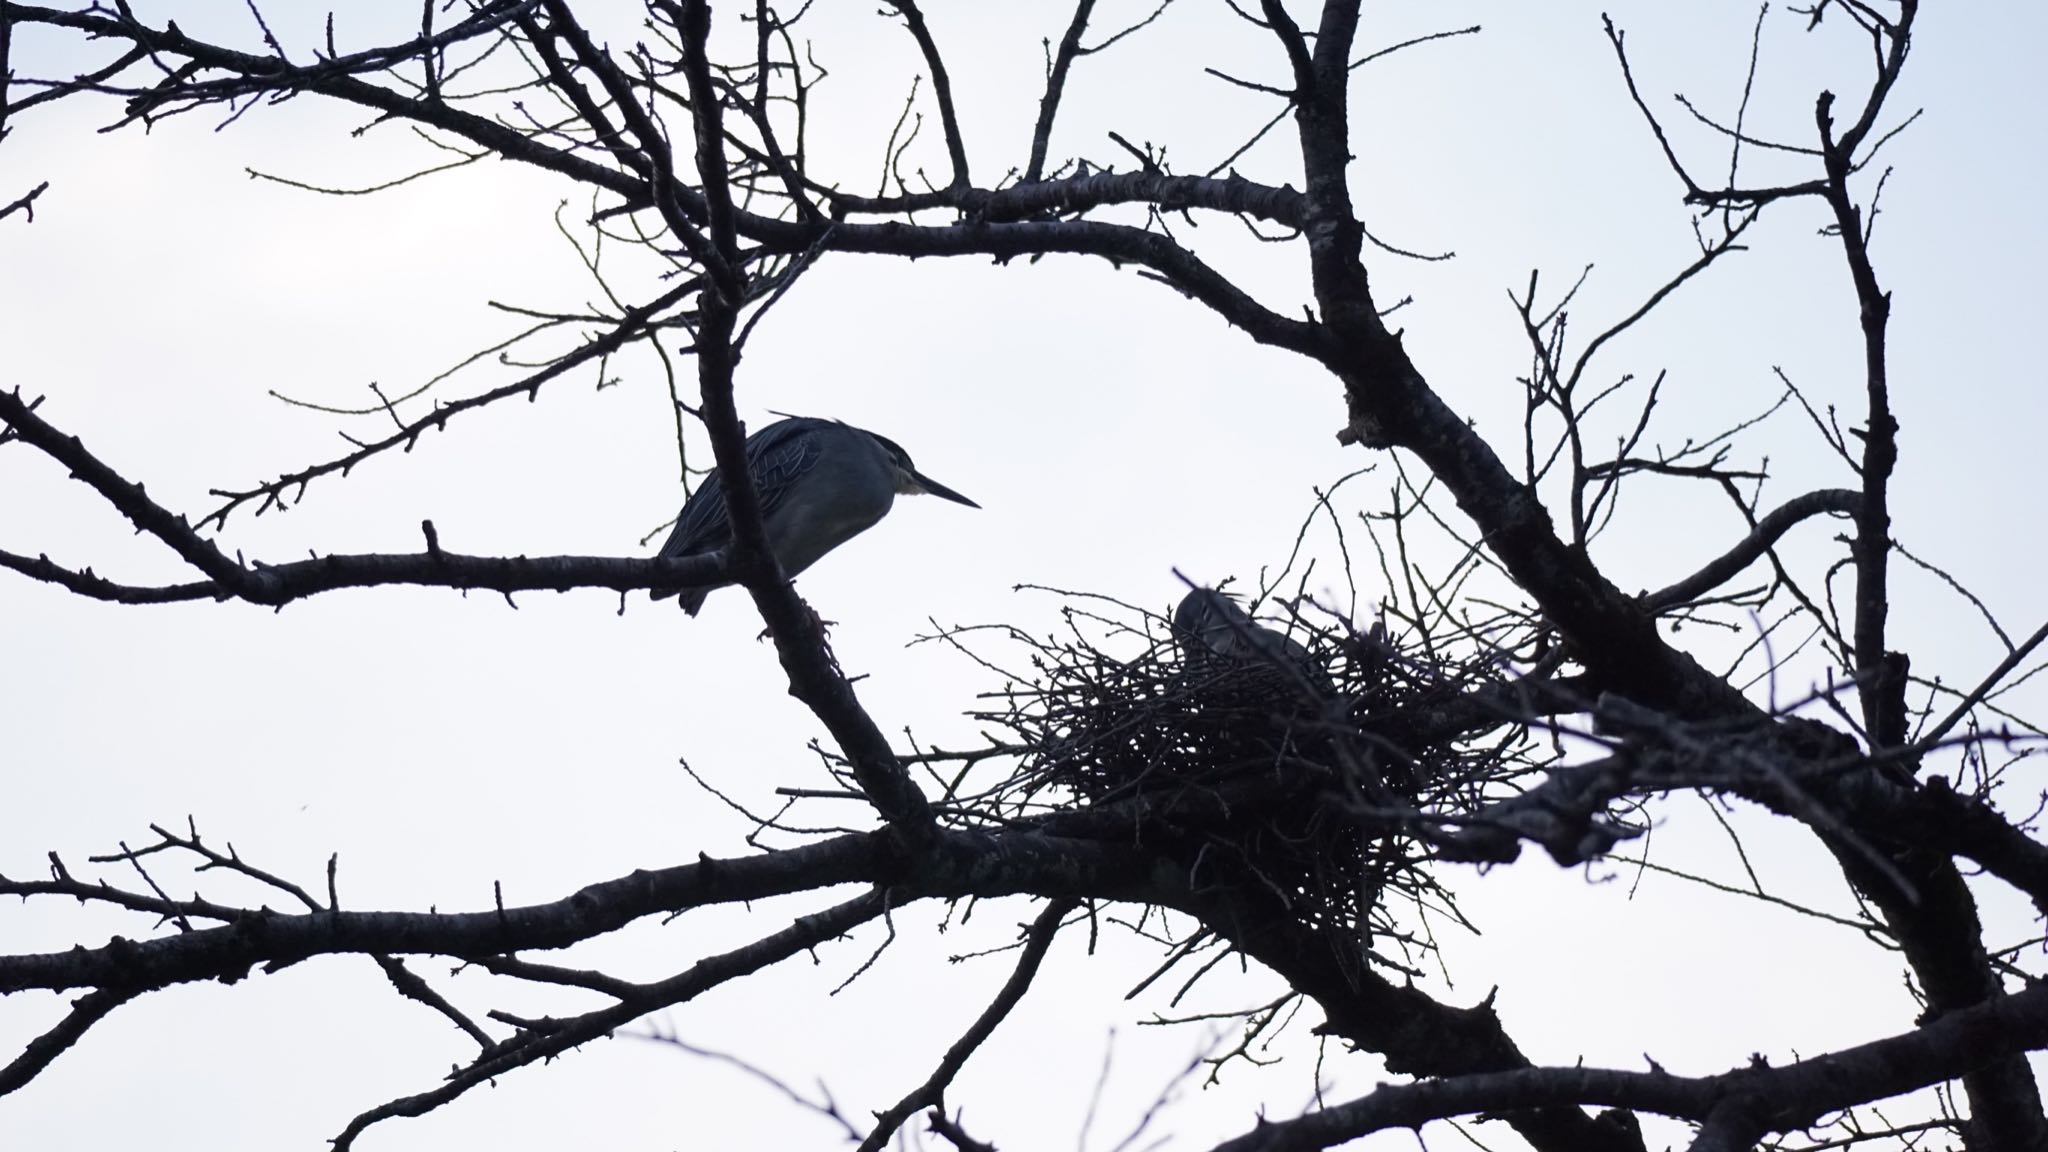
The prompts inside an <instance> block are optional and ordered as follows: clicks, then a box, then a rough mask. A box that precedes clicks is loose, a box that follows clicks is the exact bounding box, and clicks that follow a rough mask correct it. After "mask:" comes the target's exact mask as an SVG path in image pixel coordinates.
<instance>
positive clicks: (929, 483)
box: [910, 469, 981, 508]
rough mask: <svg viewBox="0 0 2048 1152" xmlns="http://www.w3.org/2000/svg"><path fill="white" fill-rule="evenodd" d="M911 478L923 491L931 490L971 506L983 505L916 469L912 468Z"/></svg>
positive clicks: (937, 494) (932, 492)
mask: <svg viewBox="0 0 2048 1152" xmlns="http://www.w3.org/2000/svg"><path fill="white" fill-rule="evenodd" d="M910 479H911V480H912V481H914V482H915V483H916V484H917V487H918V490H919V491H921V492H929V493H931V494H932V495H934V496H939V497H943V498H945V499H947V500H951V501H952V502H953V503H955V504H965V505H967V506H968V507H969V508H979V507H981V505H979V504H976V503H975V502H974V501H972V500H969V499H968V498H967V497H965V496H962V495H961V494H959V493H958V492H955V491H953V490H952V489H951V488H948V487H946V486H945V485H944V484H941V483H939V482H938V481H937V480H934V479H932V478H931V477H929V476H927V475H925V474H924V473H922V472H919V471H917V470H915V469H912V470H911V473H910Z"/></svg>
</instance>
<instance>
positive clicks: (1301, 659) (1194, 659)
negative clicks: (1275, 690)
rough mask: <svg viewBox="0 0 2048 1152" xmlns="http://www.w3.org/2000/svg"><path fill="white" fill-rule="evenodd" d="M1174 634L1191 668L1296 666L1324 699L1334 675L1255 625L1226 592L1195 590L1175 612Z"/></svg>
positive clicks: (1292, 643) (1296, 645)
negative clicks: (1210, 665)
mask: <svg viewBox="0 0 2048 1152" xmlns="http://www.w3.org/2000/svg"><path fill="white" fill-rule="evenodd" d="M1173 635H1174V639H1175V640H1176V641H1177V642H1178V643H1179V645H1180V651H1181V659H1182V661H1183V662H1185V663H1187V664H1189V665H1199V664H1205V663H1210V662H1212V661H1221V662H1222V663H1223V664H1224V665H1226V666H1230V667H1243V666H1248V665H1258V664H1263V665H1266V666H1267V667H1270V668H1274V669H1284V668H1292V669H1294V670H1296V671H1298V672H1299V673H1300V674H1301V675H1302V676H1303V677H1305V678H1306V680H1307V682H1308V683H1309V684H1311V685H1312V686H1314V687H1315V688H1316V689H1317V690H1318V691H1319V692H1321V693H1322V694H1324V695H1327V694H1329V692H1330V691H1331V684H1330V673H1329V671H1328V670H1327V669H1325V668H1324V667H1323V665H1322V662H1321V661H1319V660H1317V659H1316V658H1315V656H1314V654H1312V653H1311V652H1309V650H1308V649H1307V648H1306V647H1304V646H1303V645H1302V643H1301V642H1300V641H1298V640H1296V639H1294V638H1293V637H1291V636H1288V635H1285V634H1283V633H1281V632H1277V631H1275V630H1274V629H1271V628H1268V627H1266V626H1265V625H1263V624H1259V623H1257V622H1255V621H1254V620H1253V619H1252V618H1251V617H1250V616H1249V615H1247V614H1246V613H1245V610H1244V609H1242V608H1240V607H1238V606H1237V602H1236V601H1234V600H1232V599H1231V598H1230V597H1229V596H1228V595H1227V594H1225V593H1222V592H1219V591H1217V590H1216V589H1214V588H1195V589H1192V590H1190V591H1189V592H1188V594H1187V595H1186V596H1183V597H1181V601H1180V605H1179V607H1176V608H1175V609H1174V610H1173Z"/></svg>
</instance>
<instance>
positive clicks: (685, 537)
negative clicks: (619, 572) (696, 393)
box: [656, 419, 818, 557]
mask: <svg viewBox="0 0 2048 1152" xmlns="http://www.w3.org/2000/svg"><path fill="white" fill-rule="evenodd" d="M803 431H805V428H804V422H802V421H800V420H796V419H790V420H778V421H776V422H775V423H773V424H770V425H769V426H768V427H766V428H763V429H761V430H760V431H759V432H757V433H755V434H754V435H752V436H749V437H747V471H748V472H750V473H752V474H753V477H754V491H755V492H756V493H758V494H759V495H760V497H761V515H762V517H763V518H764V519H765V518H766V517H768V516H769V515H772V514H773V513H774V511H775V508H776V505H778V504H780V503H782V500H783V498H784V496H786V495H787V494H788V492H789V490H790V488H791V486H792V482H793V481H794V480H795V479H796V477H798V476H800V475H802V474H803V473H804V472H805V471H806V470H807V469H809V468H810V467H811V465H813V464H815V463H817V460H818V445H817V441H816V439H815V438H814V437H810V436H803V435H799V433H801V432H803ZM731 539H732V521H731V518H730V515H729V513H728V512H727V511H726V507H725V481H724V479H723V478H722V477H720V476H719V474H718V469H716V468H713V469H712V470H711V471H709V472H707V473H705V474H704V482H703V483H702V484H699V485H698V486H697V490H696V491H695V492H692V493H691V494H690V498H689V500H688V501H686V502H685V503H684V504H683V511H682V514H681V515H680V516H677V517H676V526H675V528H674V529H672V530H671V531H670V532H669V534H668V540H667V541H666V542H665V543H663V544H662V546H661V551H659V552H657V553H656V555H657V556H664V557H667V556H694V555H697V554H698V553H701V552H710V551H713V550H715V549H718V548H723V547H724V546H725V545H726V544H727V542H729V541H730V540H731Z"/></svg>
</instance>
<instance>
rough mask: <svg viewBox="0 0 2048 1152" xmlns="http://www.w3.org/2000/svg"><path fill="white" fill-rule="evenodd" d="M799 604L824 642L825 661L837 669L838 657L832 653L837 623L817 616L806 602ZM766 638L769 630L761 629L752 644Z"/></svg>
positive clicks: (816, 611)
mask: <svg viewBox="0 0 2048 1152" xmlns="http://www.w3.org/2000/svg"><path fill="white" fill-rule="evenodd" d="M799 602H800V603H802V604H803V606H804V611H805V612H808V613H810V616H811V623H812V625H814V626H815V627H816V628H817V629H818V636H819V638H820V639H822V640H824V642H825V659H827V660H830V661H831V662H832V667H834V668H838V667H839V657H838V655H837V654H836V653H834V652H833V651H832V629H834V628H836V627H838V626H839V621H837V620H827V619H825V618H824V617H823V616H820V615H818V610H817V609H816V608H813V607H811V606H810V603H809V602H808V601H799ZM768 636H769V630H768V629H766V628H763V629H761V634H760V635H759V636H756V637H754V643H756V644H759V643H760V642H761V641H763V640H766V639H768Z"/></svg>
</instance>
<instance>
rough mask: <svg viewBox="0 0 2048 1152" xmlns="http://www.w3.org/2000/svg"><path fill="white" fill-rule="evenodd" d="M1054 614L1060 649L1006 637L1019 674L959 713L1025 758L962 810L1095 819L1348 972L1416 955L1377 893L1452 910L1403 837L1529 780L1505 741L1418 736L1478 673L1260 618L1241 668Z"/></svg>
mask: <svg viewBox="0 0 2048 1152" xmlns="http://www.w3.org/2000/svg"><path fill="white" fill-rule="evenodd" d="M1066 614H1067V617H1068V623H1069V628H1068V629H1067V634H1066V635H1064V636H1061V637H1054V638H1046V639H1038V638H1032V637H1028V636H1024V635H1023V634H1021V633H1018V632H1015V631H1008V630H1006V631H1008V634H1009V635H1010V637H1011V638H1012V639H1014V640H1017V641H1020V642H1022V643H1023V644H1024V645H1025V646H1026V647H1027V649H1028V651H1029V653H1030V661H1031V665H1032V671H1031V672H1030V673H1028V674H1024V675H1017V674H1015V673H1011V677H1012V682H1011V683H1010V684H1009V686H1008V687H1007V688H1005V689H1004V690H1003V691H1001V692H998V693H995V694H993V699H994V701H995V702H996V703H995V706H994V707H992V708H989V709H986V710H984V711H981V712H979V713H977V714H976V716H977V718H978V719H980V720H981V721H983V722H984V723H985V724H988V725H991V726H993V727H994V728H997V729H1001V730H1004V731H1005V732H1006V733H1007V734H1008V738H1007V739H1005V740H1004V741H1003V743H1004V744H1007V745H1009V746H1010V747H1012V748H1013V749H1021V750H1022V752H1021V756H1020V760H1019V763H1018V768H1017V770H1016V772H1015V774H1014V775H1013V776H1011V777H1010V778H1009V779H1008V780H1007V781H1005V782H1004V784H1002V785H1001V786H999V787H997V788H995V789H993V790H991V791H988V792H983V793H981V794H980V797H979V801H980V804H979V805H977V806H989V807H984V808H983V810H984V811H988V810H990V807H993V808H994V809H999V810H1000V814H1001V815H1002V816H1004V817H1007V818H1015V817H1017V816H1022V815H1031V814H1044V813H1047V812H1057V813H1065V814H1069V815H1072V816H1075V817H1080V816H1084V815H1087V814H1095V815H1098V816H1102V817H1105V819H1103V820H1102V821H1101V822H1100V826H1099V827H1097V826H1094V825H1090V826H1089V827H1090V828H1091V834H1093V835H1097V836H1102V835H1122V836H1129V837H1130V838H1132V839H1133V840H1134V841H1138V840H1142V841H1143V843H1145V844H1146V845H1147V846H1148V847H1150V848H1153V849H1155V850H1156V849H1160V848H1165V849H1167V850H1168V851H1169V852H1171V853H1172V854H1173V855H1174V856H1175V858H1176V859H1178V860H1179V861H1180V862H1181V863H1183V864H1184V865H1185V866H1186V867H1187V868H1188V869H1189V873H1190V877H1191V879H1192V880H1193V881H1194V883H1195V884H1196V885H1197V887H1199V888H1208V887H1210V886H1215V885H1226V886H1252V887H1256V888H1257V889H1259V890H1261V891H1262V892H1263V893H1264V894H1265V895H1266V896H1268V897H1272V898H1275V899H1277V904H1278V906H1279V908H1280V909H1281V912H1280V913H1279V914H1280V915H1283V916H1285V917H1286V918H1287V919H1289V920H1292V921H1293V922H1295V923H1296V924H1298V925H1300V926H1303V927H1307V928H1311V929H1313V930H1314V931H1315V932H1316V933H1318V934H1319V935H1320V936H1322V937H1323V938H1325V939H1326V940H1327V941H1328V942H1329V943H1330V946H1331V947H1332V948H1333V949H1335V950H1336V952H1337V954H1338V955H1339V956H1341V957H1343V958H1344V959H1345V961H1346V963H1347V964H1356V963H1364V962H1367V961H1374V962H1378V963H1381V964H1383V965H1385V966H1388V967H1392V968H1395V969H1397V970H1402V971H1411V972H1412V971H1413V968H1412V967H1411V966H1412V965H1413V964H1414V963H1415V962H1416V961H1417V960H1418V959H1419V958H1420V953H1426V952H1428V951H1430V950H1431V948H1432V946H1431V945H1430V944H1429V943H1428V940H1427V935H1428V934H1427V932H1426V931H1424V932H1421V933H1417V932H1415V931H1413V930H1410V929H1409V928H1407V927H1404V924H1403V923H1402V921H1405V920H1407V919H1408V918H1407V917H1401V918H1399V919H1398V920H1397V918H1396V916H1394V915H1393V914H1392V913H1391V912H1390V911H1389V907H1388V905H1389V901H1390V898H1395V897H1398V898H1401V900H1403V901H1405V902H1406V903H1407V904H1409V905H1410V906H1412V907H1414V908H1417V909H1421V910H1424V911H1435V912H1443V913H1449V914H1450V915H1452V916H1454V917H1455V916H1456V910H1455V908H1454V907H1452V905H1451V902H1450V899H1449V895H1448V893H1446V892H1445V891H1444V890H1443V889H1442V887H1441V886H1440V885H1439V884H1438V883H1437V882H1436V881H1435V880H1434V879H1433V878H1432V877H1431V875H1430V874H1429V873H1428V872H1427V870H1426V868H1425V866H1426V865H1427V864H1428V862H1429V859H1430V854H1429V852H1428V850H1427V847H1426V845H1425V844H1423V843H1422V842H1421V841H1419V840H1417V839H1416V838H1415V837H1414V836H1412V835H1410V834H1409V833H1410V832H1412V831H1414V830H1416V829H1418V828H1421V827H1425V826H1428V825H1429V824H1430V823H1431V822H1432V817H1439V818H1440V817H1446V816H1455V815H1456V814H1458V813H1463V812H1469V811H1471V810H1473V809H1474V808H1475V807H1476V806H1477V805H1478V804H1480V803H1481V802H1482V801H1483V799H1484V798H1486V797H1487V794H1488V793H1489V792H1491V793H1492V794H1493V796H1494V797H1495V798H1497V797H1498V794H1499V790H1498V789H1497V788H1494V787H1491V786H1492V785H1495V784H1497V783H1500V782H1502V781H1504V780H1505V779H1506V778H1507V777H1509V776H1511V775H1518V774H1520V772H1523V771H1527V769H1528V764H1527V763H1526V762H1525V761H1526V758H1527V756H1528V749H1527V744H1528V741H1527V740H1526V732H1524V731H1522V730H1520V729H1513V730H1507V729H1505V728H1503V729H1497V730H1496V731H1494V732H1493V733H1491V734H1490V735H1489V736H1488V737H1487V738H1486V740H1485V741H1484V742H1474V741H1473V740H1472V739H1470V738H1469V737H1467V738H1462V739H1461V738H1457V737H1456V736H1455V735H1454V736H1453V737H1451V738H1445V737H1443V736H1441V735H1438V734H1434V733H1432V732H1431V731H1430V730H1429V729H1430V726H1431V723H1432V721H1431V717H1433V716H1435V715H1437V714H1438V710H1439V707H1440V706H1441V705H1442V704H1444V703H1445V702H1447V701H1450V700H1452V699H1453V698H1455V697H1458V696H1460V695H1462V694H1464V693H1465V692H1467V691H1469V690H1470V689H1471V688H1473V687H1474V686H1476V685H1477V684H1478V683H1480V682H1483V681H1484V680H1485V679H1487V678H1489V677H1490V676H1491V675H1492V674H1493V667H1494V663H1493V662H1492V661H1489V660H1488V659H1486V658H1485V657H1484V654H1483V653H1478V652H1475V654H1474V656H1473V657H1472V658H1470V659H1469V660H1465V661H1460V660H1458V659H1455V658H1453V657H1450V656H1448V655H1446V654H1445V653H1443V652H1442V651H1441V650H1439V651H1437V652H1436V653H1435V654H1433V655H1432V654H1431V653H1429V652H1428V651H1427V646H1426V645H1425V644H1424V642H1423V641H1422V640H1421V639H1419V638H1416V637H1408V638H1406V639H1405V640H1404V639H1403V638H1401V637H1397V636H1394V635H1390V634H1389V633H1388V632H1387V631H1386V630H1385V628H1384V627H1375V628H1373V629H1371V630H1368V631H1364V632H1361V631H1359V630H1357V629H1355V628H1353V627H1352V626H1351V625H1350V624H1349V622H1348V621H1344V620H1341V619H1334V618H1332V619H1329V620H1327V621H1326V622H1324V623H1322V624H1320V625H1317V624H1312V623H1310V622H1309V621H1308V620H1307V619H1305V618H1303V617H1301V616H1298V615H1297V616H1296V617H1294V618H1293V619H1291V620H1287V621H1285V622H1281V621H1278V620H1275V619H1273V618H1270V617H1269V618H1267V619H1266V620H1265V621H1264V625H1265V626H1266V627H1267V628H1268V629H1269V631H1270V633H1271V635H1272V636H1278V635H1285V636H1286V637H1287V638H1288V640H1287V641H1286V650H1285V651H1282V650H1280V649H1279V647H1278V644H1279V642H1278V641H1275V646H1274V647H1273V648H1272V649H1270V650H1267V651H1263V652H1260V653H1257V654H1255V655H1251V656H1246V655H1243V654H1237V655H1218V654H1216V653H1214V652H1211V651H1209V650H1207V649H1206V648H1204V647H1203V646H1202V645H1201V644H1199V643H1194V642H1191V640H1190V637H1189V635H1188V633H1187V632H1186V631H1185V630H1182V631H1179V632H1178V633H1177V632H1176V629H1175V626H1174V625H1173V624H1172V623H1171V622H1170V621H1168V620H1166V619H1165V618H1163V617H1161V616H1159V615H1156V614H1152V613H1146V612H1143V611H1142V610H1140V609H1136V608H1133V607H1131V606H1128V605H1117V610H1116V611H1115V613H1114V614H1105V612H1104V611H1103V610H1098V609H1096V608H1094V607H1093V606H1092V605H1091V606H1089V607H1088V608H1085V609H1083V608H1076V607H1072V606H1070V607H1068V609H1067V610H1066ZM954 639H956V640H958V639H959V634H958V633H955V634H954ZM1111 648H1115V649H1118V650H1121V651H1122V652H1123V655H1122V656H1121V657H1119V656H1117V655H1112V654H1111V652H1110V651H1109V649H1111ZM1119 820H1121V822H1119ZM1389 944H1391V945H1392V946H1393V948H1392V951H1396V952H1399V953H1400V954H1401V959H1399V960H1397V959H1396V958H1395V957H1394V956H1393V955H1390V954H1389V951H1388V949H1387V946H1388V945H1389Z"/></svg>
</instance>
